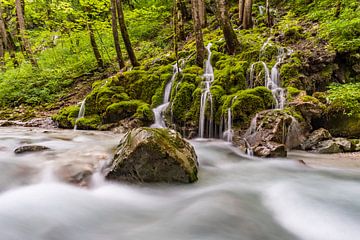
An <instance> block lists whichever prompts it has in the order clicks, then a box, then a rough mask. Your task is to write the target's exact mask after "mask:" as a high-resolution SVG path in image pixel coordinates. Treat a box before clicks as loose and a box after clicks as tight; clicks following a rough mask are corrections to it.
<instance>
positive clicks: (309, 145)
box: [301, 128, 332, 150]
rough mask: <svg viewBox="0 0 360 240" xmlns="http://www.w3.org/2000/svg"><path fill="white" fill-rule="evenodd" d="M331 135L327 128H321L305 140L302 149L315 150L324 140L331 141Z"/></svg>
mask: <svg viewBox="0 0 360 240" xmlns="http://www.w3.org/2000/svg"><path fill="white" fill-rule="evenodd" d="M331 138H332V137H331V134H330V132H329V131H328V130H326V129H325V128H319V129H317V130H315V131H313V132H312V133H311V134H310V136H309V137H308V138H307V139H306V140H305V142H304V143H303V144H301V148H302V149H303V150H311V149H315V148H316V145H317V144H318V143H319V142H321V141H324V140H328V139H331Z"/></svg>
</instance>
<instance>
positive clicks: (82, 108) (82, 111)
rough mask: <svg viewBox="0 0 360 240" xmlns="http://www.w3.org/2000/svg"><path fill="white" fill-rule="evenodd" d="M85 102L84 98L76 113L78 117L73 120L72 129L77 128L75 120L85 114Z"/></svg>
mask: <svg viewBox="0 0 360 240" xmlns="http://www.w3.org/2000/svg"><path fill="white" fill-rule="evenodd" d="M85 102H86V98H85V99H84V100H83V101H82V102H81V105H80V110H79V114H78V117H77V118H76V120H75V126H74V131H75V130H77V124H76V122H77V121H78V120H79V119H80V118H83V117H84V116H85Z"/></svg>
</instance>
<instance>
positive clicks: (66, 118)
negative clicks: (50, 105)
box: [52, 105, 80, 128]
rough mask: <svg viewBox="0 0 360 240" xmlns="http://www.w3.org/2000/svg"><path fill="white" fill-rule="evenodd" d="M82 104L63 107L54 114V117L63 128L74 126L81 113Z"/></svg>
mask: <svg viewBox="0 0 360 240" xmlns="http://www.w3.org/2000/svg"><path fill="white" fill-rule="evenodd" d="M79 110H80V106H78V105H77V106H69V107H65V108H63V109H61V110H60V111H59V112H58V113H57V114H55V115H53V116H52V119H53V120H54V121H55V122H56V123H57V124H58V126H59V127H61V128H73V127H74V125H75V120H76V118H77V116H78V114H79Z"/></svg>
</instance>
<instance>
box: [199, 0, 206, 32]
mask: <svg viewBox="0 0 360 240" xmlns="http://www.w3.org/2000/svg"><path fill="white" fill-rule="evenodd" d="M198 4H199V18H200V23H201V27H202V28H204V27H206V7H205V0H198Z"/></svg>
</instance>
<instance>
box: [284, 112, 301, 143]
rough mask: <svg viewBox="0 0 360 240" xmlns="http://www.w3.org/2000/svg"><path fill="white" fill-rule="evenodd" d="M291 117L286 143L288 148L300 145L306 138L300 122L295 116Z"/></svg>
mask: <svg viewBox="0 0 360 240" xmlns="http://www.w3.org/2000/svg"><path fill="white" fill-rule="evenodd" d="M290 117H291V123H290V126H289V127H288V129H287V133H286V140H285V145H286V147H287V148H288V149H292V148H294V147H297V146H299V145H300V143H301V142H302V141H303V140H304V138H305V137H304V135H303V133H302V130H301V126H300V123H299V122H298V120H296V118H294V117H293V116H290Z"/></svg>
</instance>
